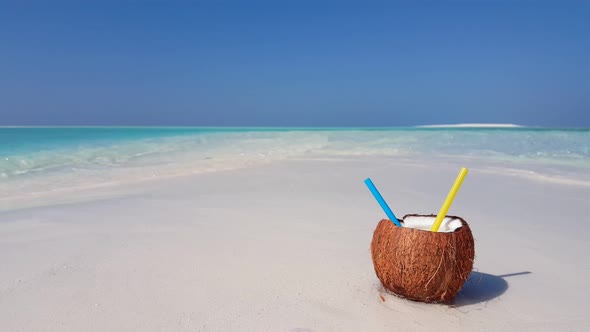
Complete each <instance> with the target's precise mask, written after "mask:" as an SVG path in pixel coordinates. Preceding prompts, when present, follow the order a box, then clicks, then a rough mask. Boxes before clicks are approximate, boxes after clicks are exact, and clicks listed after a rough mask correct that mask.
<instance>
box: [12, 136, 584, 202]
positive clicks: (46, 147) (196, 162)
mask: <svg viewBox="0 0 590 332" xmlns="http://www.w3.org/2000/svg"><path fill="white" fill-rule="evenodd" d="M361 156H385V157H392V158H398V157H399V158H402V157H411V158H413V157H429V158H430V157H437V156H438V157H453V158H457V157H461V158H464V157H469V158H475V159H479V160H483V161H489V162H504V163H506V162H508V163H514V164H523V163H526V164H538V165H548V166H551V167H574V168H578V169H581V170H589V169H590V129H545V128H177V127H175V128H163V127H162V128H138V127H133V128H117V127H84V128H73V127H66V128H60V127H52V128H0V181H1V182H4V184H5V185H10V186H8V187H10V188H12V192H13V193H14V192H22V191H30V190H32V189H31V188H34V190H41V191H42V190H46V189H51V188H55V187H60V188H61V187H72V186H73V187H75V186H78V185H93V184H99V183H118V182H122V181H126V180H129V179H144V178H158V177H165V176H169V175H180V174H193V173H200V172H211V171H217V170H223V169H234V168H240V167H245V166H249V165H255V164H259V163H268V162H272V161H276V160H284V159H289V158H306V157H312V158H314V157H361ZM5 188H6V187H5ZM6 192H7V191H5V193H6Z"/></svg>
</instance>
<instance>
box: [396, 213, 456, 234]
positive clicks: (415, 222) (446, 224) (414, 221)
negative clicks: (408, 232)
mask: <svg viewBox="0 0 590 332" xmlns="http://www.w3.org/2000/svg"><path fill="white" fill-rule="evenodd" d="M434 219H436V216H435V215H433V216H412V215H408V216H405V217H404V220H403V221H402V223H403V227H407V228H415V229H420V230H423V231H430V227H432V223H433V222H434ZM461 226H462V224H461V220H460V219H459V218H453V217H445V218H444V219H443V221H442V223H441V225H440V228H439V229H438V232H439V233H451V232H454V231H456V230H457V229H458V228H460V227H461Z"/></svg>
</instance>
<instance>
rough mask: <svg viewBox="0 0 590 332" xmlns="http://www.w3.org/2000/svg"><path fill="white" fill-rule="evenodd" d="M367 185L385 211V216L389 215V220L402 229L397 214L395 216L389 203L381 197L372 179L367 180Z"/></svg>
mask: <svg viewBox="0 0 590 332" xmlns="http://www.w3.org/2000/svg"><path fill="white" fill-rule="evenodd" d="M365 184H366V185H367V187H368V188H369V190H370V191H371V193H372V194H373V196H374V197H375V199H376V200H377V202H378V203H379V205H381V208H382V209H383V211H385V214H386V215H387V217H388V218H389V220H391V222H393V223H394V224H395V225H396V226H397V227H402V225H401V224H400V223H399V221H397V218H396V217H395V214H393V211H391V209H390V208H389V205H387V203H386V202H385V200H384V199H383V196H381V194H380V193H379V190H377V188H376V187H375V185H374V184H373V181H371V179H370V178H367V179H366V180H365Z"/></svg>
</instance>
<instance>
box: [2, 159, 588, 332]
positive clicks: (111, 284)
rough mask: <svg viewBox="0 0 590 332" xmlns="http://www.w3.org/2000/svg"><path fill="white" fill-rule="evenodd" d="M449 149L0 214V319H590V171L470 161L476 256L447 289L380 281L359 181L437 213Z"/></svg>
mask: <svg viewBox="0 0 590 332" xmlns="http://www.w3.org/2000/svg"><path fill="white" fill-rule="evenodd" d="M435 166H436V167H435ZM460 166H463V165H460V164H445V165H441V164H436V165H432V166H417V165H409V164H398V163H396V161H394V160H391V159H390V160H381V159H375V158H374V159H365V160H362V161H329V160H324V161H286V162H280V163H274V164H270V165H265V166H259V167H254V168H249V169H242V170H236V171H228V172H218V173H211V174H204V175H199V176H193V177H183V178H175V179H171V180H166V181H161V182H153V183H147V184H143V185H139V186H136V187H134V188H133V189H130V188H116V187H113V188H110V189H108V188H107V189H104V190H107V191H106V192H100V193H97V194H96V195H97V197H98V196H100V197H101V198H100V200H87V201H84V202H78V203H71V204H62V205H55V204H54V205H48V206H45V207H37V208H27V209H22V210H17V211H8V212H3V213H0V262H1V264H0V330H2V331H231V330H234V331H235V330H239V331H251V330H257V331H392V330H402V331H403V330H428V331H432V330H437V331H450V330H453V331H457V330H461V331H473V330H501V331H507V330H510V331H522V330H531V331H542V330H559V331H566V330H572V331H581V330H584V329H586V330H587V329H588V328H590V318H589V317H590V315H588V314H587V312H586V311H587V309H586V297H587V294H588V290H587V285H588V280H590V271H589V263H588V262H589V260H588V258H587V253H588V251H589V249H590V241H589V240H588V237H587V235H588V234H590V233H589V230H590V226H589V222H588V221H589V220H588V218H587V217H586V214H585V211H584V210H586V209H587V206H588V202H590V187H588V186H577V185H571V184H560V183H554V182H543V181H533V180H531V179H529V178H520V177H518V176H504V175H496V174H493V173H490V172H483V171H480V170H479V169H478V168H477V167H471V169H470V173H469V175H468V177H467V179H466V180H465V182H464V184H463V187H462V189H461V191H460V192H459V194H458V195H457V198H456V200H455V203H454V205H453V206H452V208H451V211H450V214H456V215H460V216H462V217H464V218H465V219H466V220H467V221H468V222H469V223H470V225H471V228H472V230H473V232H474V236H475V238H476V262H475V268H476V269H477V272H474V273H472V276H471V279H470V280H468V283H467V284H466V286H465V287H464V289H463V290H462V292H461V293H460V295H459V296H458V298H457V299H456V304H455V306H447V305H433V304H422V303H417V302H411V301H407V300H404V299H400V298H397V297H395V296H393V295H390V294H388V293H387V292H385V291H384V290H383V289H382V288H381V286H380V284H379V281H378V279H377V278H376V276H375V273H374V271H373V266H372V263H371V258H370V253H369V245H370V241H371V236H372V232H373V230H374V228H375V226H376V225H377V222H378V221H379V220H380V219H381V218H382V217H383V213H382V212H381V210H380V208H379V207H378V205H377V203H376V202H375V201H374V200H373V198H372V196H371V194H370V193H369V192H368V190H367V189H366V188H365V187H364V184H363V180H364V179H365V178H366V177H368V176H370V177H371V178H372V179H373V181H374V182H375V184H376V185H377V186H378V188H379V189H380V190H381V191H382V194H383V195H384V197H385V198H386V199H387V200H388V202H389V203H390V205H391V207H392V208H393V209H394V211H395V213H396V214H398V215H399V216H400V217H401V216H403V215H404V214H406V213H436V211H437V210H438V208H439V206H440V204H441V203H442V200H443V199H444V196H445V195H446V193H447V192H448V189H449V187H450V185H451V184H452V181H453V180H454V179H455V177H456V173H457V171H458V169H459V167H460ZM465 166H468V167H469V166H470V165H465ZM109 197H111V198H109ZM380 296H383V298H384V299H385V302H383V301H382V300H381V297H380Z"/></svg>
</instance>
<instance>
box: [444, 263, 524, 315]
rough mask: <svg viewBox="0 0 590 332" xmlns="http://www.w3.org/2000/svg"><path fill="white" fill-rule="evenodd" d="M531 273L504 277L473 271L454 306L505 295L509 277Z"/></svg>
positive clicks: (512, 274) (511, 274) (485, 300)
mask: <svg viewBox="0 0 590 332" xmlns="http://www.w3.org/2000/svg"><path fill="white" fill-rule="evenodd" d="M530 273H531V272H529V271H524V272H517V273H509V274H502V275H498V276H495V275H491V274H488V273H482V272H478V271H473V272H471V274H470V275H469V278H467V281H466V282H465V285H463V288H461V291H460V292H459V294H457V296H456V297H455V300H454V301H453V303H452V305H453V306H455V307H462V306H466V305H470V304H476V303H481V302H487V301H490V300H492V299H495V298H497V297H498V296H500V295H502V294H504V293H505V292H506V290H507V289H508V282H506V280H504V278H507V277H513V276H520V275H525V274H530Z"/></svg>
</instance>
